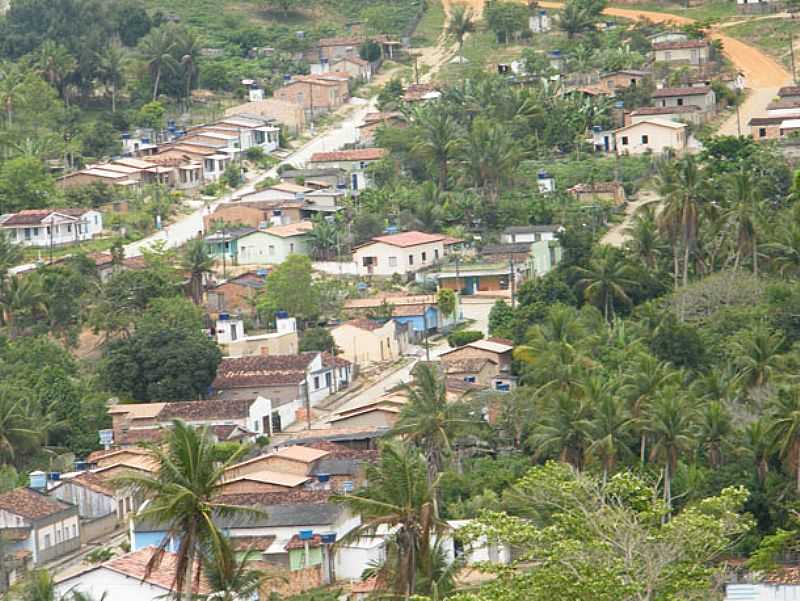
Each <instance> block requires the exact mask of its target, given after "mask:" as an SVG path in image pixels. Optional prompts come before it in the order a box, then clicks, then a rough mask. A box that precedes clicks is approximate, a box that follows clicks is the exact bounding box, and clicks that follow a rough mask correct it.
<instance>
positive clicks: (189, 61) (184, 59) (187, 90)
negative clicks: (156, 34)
mask: <svg viewBox="0 0 800 601" xmlns="http://www.w3.org/2000/svg"><path fill="white" fill-rule="evenodd" d="M176 46H177V48H176V50H177V51H178V55H179V56H180V57H181V59H180V65H181V69H182V71H183V85H184V94H185V96H186V104H187V106H188V105H189V104H191V99H192V85H193V84H194V83H195V81H196V80H197V73H198V66H197V63H198V59H199V57H200V46H201V44H200V38H198V37H197V36H196V35H195V34H194V33H192V32H191V31H190V30H188V29H186V28H183V29H180V30H179V31H178V35H177V41H176Z"/></svg>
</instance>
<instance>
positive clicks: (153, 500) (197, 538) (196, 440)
mask: <svg viewBox="0 0 800 601" xmlns="http://www.w3.org/2000/svg"><path fill="white" fill-rule="evenodd" d="M147 448H148V450H149V451H150V453H152V455H153V457H154V459H155V461H156V463H157V465H158V469H157V470H156V472H155V473H154V474H130V475H126V476H120V477H119V478H118V479H116V481H115V483H116V484H117V485H120V486H124V487H129V488H130V489H131V490H133V491H134V492H135V493H136V494H140V495H141V496H142V497H143V498H145V499H147V500H148V503H147V505H146V506H145V507H144V508H143V509H142V510H141V511H140V512H139V514H138V516H137V517H138V519H142V520H148V521H152V522H154V523H157V524H162V525H163V526H164V528H165V529H166V534H165V535H164V539H163V540H162V541H161V543H160V544H159V546H158V548H157V551H156V552H155V553H153V556H152V558H151V559H150V561H149V562H148V564H147V569H146V573H147V575H149V574H150V573H152V571H153V570H157V569H158V566H159V564H160V562H161V560H162V558H163V556H164V553H165V552H166V550H167V548H169V546H170V545H171V544H172V542H173V541H178V551H177V560H176V570H175V580H174V582H173V587H172V588H173V590H174V591H175V594H176V599H177V600H178V601H181V599H184V600H187V601H188V600H189V599H191V598H192V590H193V588H194V587H195V583H196V582H197V581H198V579H199V577H200V571H201V566H200V564H199V560H200V559H201V557H202V551H203V550H204V549H206V550H207V549H213V550H215V552H219V549H220V547H221V545H222V544H223V543H222V533H221V532H220V531H219V529H218V528H217V526H216V524H215V522H214V520H215V518H224V517H230V516H235V515H240V514H244V513H248V512H249V513H254V512H255V510H253V509H252V508H247V507H240V506H235V505H228V504H226V503H225V502H224V499H223V498H221V497H220V494H219V486H220V484H221V482H222V480H223V475H224V473H225V470H226V469H227V468H228V467H230V466H231V465H232V464H234V463H236V462H237V461H238V460H239V459H240V458H241V456H242V455H243V454H244V453H246V452H247V450H248V449H247V446H245V445H243V446H241V447H239V448H238V449H237V450H236V451H235V452H234V453H232V454H231V455H230V457H229V458H228V459H227V460H226V461H224V462H222V463H219V462H218V461H217V454H216V452H215V444H214V441H213V439H212V437H211V435H210V434H209V431H208V429H207V428H205V427H204V428H201V429H195V428H193V427H192V426H189V425H187V424H185V423H184V422H182V421H180V420H175V421H174V422H173V424H172V428H171V430H170V431H169V434H168V435H167V437H166V441H165V442H164V444H163V445H158V446H157V445H149V446H148V447H147ZM193 572H194V573H193Z"/></svg>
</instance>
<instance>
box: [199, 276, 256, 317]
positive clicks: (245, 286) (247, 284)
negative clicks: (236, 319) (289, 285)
mask: <svg viewBox="0 0 800 601" xmlns="http://www.w3.org/2000/svg"><path fill="white" fill-rule="evenodd" d="M264 283H265V276H264V275H262V274H261V272H257V271H248V272H245V273H243V274H241V275H238V276H235V277H232V278H229V279H227V280H225V281H223V282H220V283H219V284H216V285H214V286H211V287H209V288H208V289H207V290H206V307H208V310H209V311H210V312H212V313H237V314H242V313H246V314H251V313H253V312H254V308H253V307H254V303H255V298H256V296H257V295H258V292H259V290H261V289H262V288H264Z"/></svg>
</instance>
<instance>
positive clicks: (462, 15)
mask: <svg viewBox="0 0 800 601" xmlns="http://www.w3.org/2000/svg"><path fill="white" fill-rule="evenodd" d="M473 31H475V21H473V20H472V11H471V10H469V9H468V8H467V7H466V6H464V5H463V4H456V5H453V6H452V7H451V8H450V19H449V20H448V21H447V35H449V36H450V37H452V38H455V40H456V42H458V57H459V61H458V62H459V64H461V65H463V64H464V38H465V37H467V34H469V33H472V32H473Z"/></svg>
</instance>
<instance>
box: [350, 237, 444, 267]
mask: <svg viewBox="0 0 800 601" xmlns="http://www.w3.org/2000/svg"><path fill="white" fill-rule="evenodd" d="M443 257H444V241H443V240H438V241H436V242H428V243H426V244H417V245H414V246H407V247H399V246H394V245H392V244H387V243H385V242H368V243H367V244H365V245H363V246H360V247H358V248H356V249H354V250H353V261H355V263H356V265H357V267H358V275H382V276H391V275H394V274H395V273H400V274H402V273H409V272H413V271H417V270H419V269H422V268H423V267H429V266H431V265H433V264H434V263H436V262H437V261H440V260H441V259H442V258H443Z"/></svg>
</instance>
